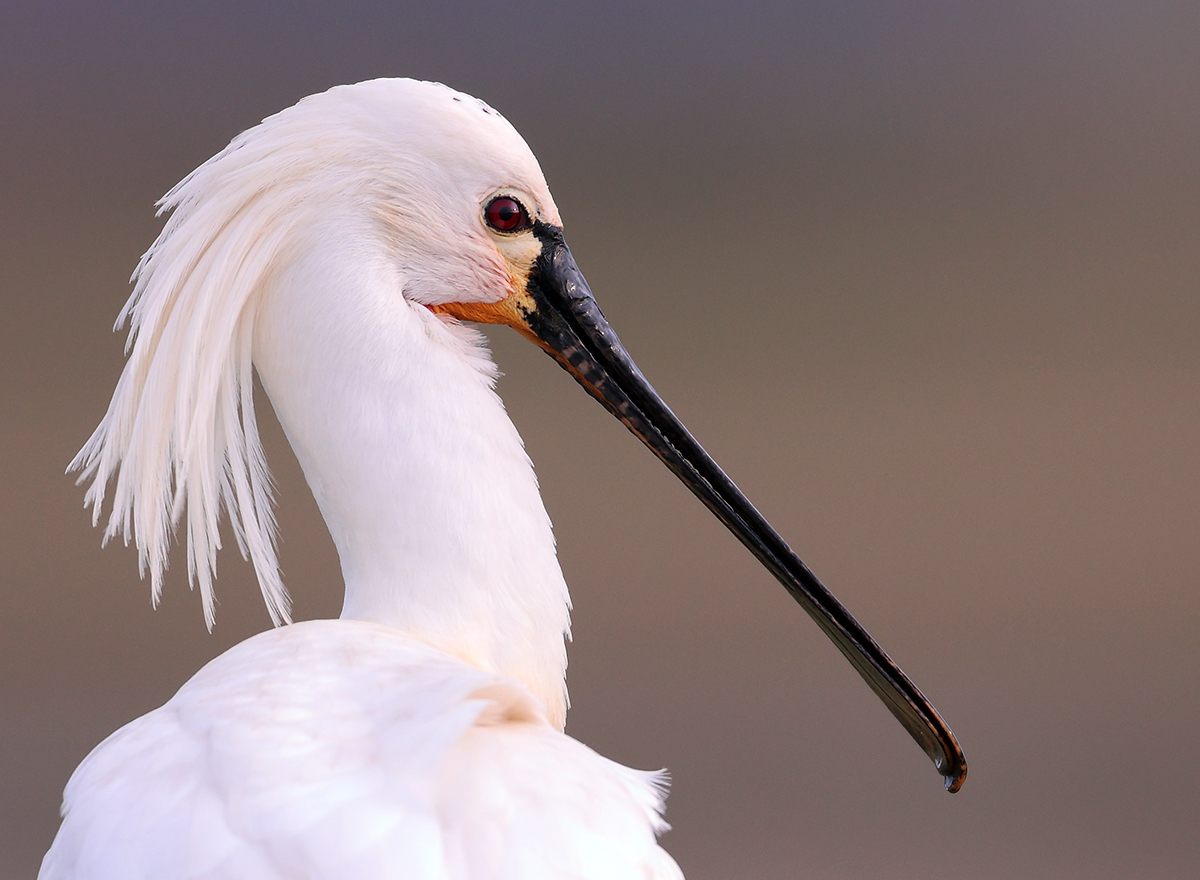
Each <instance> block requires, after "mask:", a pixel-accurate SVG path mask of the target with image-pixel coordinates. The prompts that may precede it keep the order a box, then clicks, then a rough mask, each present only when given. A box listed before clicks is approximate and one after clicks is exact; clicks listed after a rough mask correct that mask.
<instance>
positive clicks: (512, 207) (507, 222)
mask: <svg viewBox="0 0 1200 880" xmlns="http://www.w3.org/2000/svg"><path fill="white" fill-rule="evenodd" d="M523 215H524V211H522V210H521V205H520V203H518V202H517V200H516V199H496V200H495V201H493V202H492V203H491V204H490V205H488V209H487V219H488V223H490V224H491V225H492V227H493V228H495V229H499V230H500V231H501V232H511V231H512V230H514V229H516V228H517V227H519V226H522V225H524V222H525V220H524V216H523Z"/></svg>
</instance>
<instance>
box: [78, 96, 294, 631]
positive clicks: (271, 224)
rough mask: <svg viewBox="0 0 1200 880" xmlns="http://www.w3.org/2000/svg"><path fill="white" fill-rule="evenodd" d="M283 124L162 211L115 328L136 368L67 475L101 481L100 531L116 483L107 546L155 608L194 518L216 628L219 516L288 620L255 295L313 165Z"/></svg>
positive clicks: (193, 564)
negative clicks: (126, 554) (264, 426)
mask: <svg viewBox="0 0 1200 880" xmlns="http://www.w3.org/2000/svg"><path fill="white" fill-rule="evenodd" d="M296 109H297V108H293V111H292V112H295V110H296ZM286 115H287V113H286V111H285V114H279V115H277V116H275V117H271V118H270V119H268V120H266V121H264V123H263V124H262V125H260V126H258V127H257V128H255V129H251V130H250V131H249V132H246V133H244V134H242V135H241V136H239V137H238V138H237V139H235V140H234V141H233V142H232V143H231V144H230V145H229V146H228V147H227V148H226V149H225V150H223V151H222V152H221V153H219V154H217V155H216V156H214V157H213V158H212V159H210V160H209V161H208V162H206V163H204V164H203V165H201V166H200V167H199V168H197V169H196V170H195V171H193V172H192V173H191V174H189V175H188V176H187V177H186V178H185V179H184V180H183V181H181V182H180V183H179V184H178V185H176V186H175V187H174V188H173V189H172V190H171V191H170V192H169V193H167V194H166V195H165V196H164V197H163V198H162V199H161V200H160V202H159V203H158V207H159V213H160V214H162V213H165V212H168V211H169V212H171V216H170V218H169V219H168V221H167V223H166V226H165V227H164V229H163V231H162V233H161V234H160V235H159V236H158V238H157V240H155V242H154V244H153V245H151V247H150V249H149V250H148V251H147V252H146V253H145V255H144V256H143V257H142V259H141V261H140V262H139V263H138V266H137V269H136V270H135V272H134V274H133V278H132V280H133V281H134V282H135V287H134V291H133V294H132V295H131V296H130V298H129V301H128V302H127V303H126V304H125V307H124V308H123V309H122V310H121V313H120V315H119V317H118V318H117V323H116V329H120V328H121V327H122V326H123V325H124V324H125V323H126V322H128V323H129V338H128V342H127V344H126V353H127V354H128V356H129V360H128V362H127V363H126V365H125V369H124V372H123V373H122V374H121V378H120V380H119V382H118V383H117V388H116V391H115V393H114V394H113V399H112V402H111V403H110V405H109V408H108V412H107V413H106V415H105V416H104V419H103V420H102V421H101V422H100V425H99V426H98V427H97V428H96V431H95V432H94V433H93V434H92V436H91V438H90V439H89V440H88V442H87V443H86V444H85V445H84V447H83V449H82V450H81V451H80V452H79V454H78V455H77V456H76V457H75V459H74V461H72V462H71V465H70V469H71V470H81V471H82V475H81V477H80V482H84V481H86V480H91V481H92V483H91V486H90V487H89V489H88V492H87V496H86V500H85V505H90V506H91V507H92V509H93V517H92V518H93V524H98V522H99V520H100V516H101V510H102V507H103V503H104V499H105V493H106V489H107V486H108V484H109V481H110V480H112V478H113V477H114V476H115V477H116V484H115V486H114V488H113V494H112V511H111V513H110V515H109V518H108V523H107V526H106V528H105V533H104V540H105V542H107V541H108V540H109V539H110V538H112V537H113V536H115V535H120V536H121V537H122V538H123V539H124V541H125V543H126V544H127V545H128V544H129V542H130V540H131V539H132V540H134V541H135V542H136V544H137V548H138V563H139V569H140V571H141V574H142V576H143V577H145V575H146V572H147V571H148V572H149V574H150V581H151V590H152V595H153V599H154V602H155V604H157V602H158V600H159V598H160V596H161V593H162V578H163V572H164V571H165V570H166V568H167V564H168V553H169V549H170V545H171V542H172V539H173V537H174V534H175V531H176V529H177V528H178V527H179V525H180V523H181V522H183V520H184V517H185V516H186V534H187V559H188V582H189V584H191V585H192V586H195V585H196V584H199V587H200V595H201V597H202V600H203V605H204V618H205V622H206V623H207V625H208V627H209V628H210V629H211V628H212V625H213V615H214V600H213V589H212V584H213V577H214V574H215V569H216V555H217V551H218V550H219V549H220V546H221V540H220V533H219V522H220V517H221V512H222V509H225V510H227V511H228V512H229V515H230V519H231V520H232V524H233V530H234V534H235V536H236V538H237V542H238V546H239V548H240V549H241V551H242V555H243V557H245V558H248V559H249V560H250V561H251V562H252V563H253V565H254V569H255V572H256V574H257V576H258V581H259V585H260V586H261V588H262V593H263V598H264V600H265V601H266V604H267V610H268V611H269V613H270V615H271V619H272V620H273V621H274V622H275V624H276V625H279V624H281V623H285V622H288V621H289V604H290V603H289V598H288V595H287V591H286V589H285V588H284V586H283V582H282V580H281V578H280V573H279V566H278V561H277V557H276V552H275V521H274V514H273V511H272V491H271V481H270V474H269V472H268V469H267V466H266V462H265V460H264V457H263V451H262V445H261V443H260V440H259V435H258V428H257V425H256V422H255V416H254V400H253V384H254V379H253V368H252V363H251V355H252V351H251V343H252V339H253V327H254V316H255V306H256V293H257V292H258V290H259V289H260V288H261V287H262V285H263V284H264V282H265V281H266V280H267V278H268V277H269V275H270V273H271V271H272V267H273V265H274V263H275V261H276V258H277V257H278V255H279V253H280V250H281V248H282V247H283V246H284V244H285V243H286V240H287V236H288V233H289V230H290V229H291V227H292V224H293V223H294V221H295V217H296V215H297V213H298V210H297V207H298V204H299V202H300V200H301V198H302V194H303V192H304V187H303V186H300V185H297V184H299V183H300V181H301V180H302V179H303V178H304V177H305V176H306V174H305V172H306V171H310V170H311V169H312V166H313V164H314V162H313V157H312V155H311V152H310V153H309V154H308V155H304V154H305V152H306V151H305V150H304V148H303V147H300V146H299V145H297V144H296V143H295V142H294V141H292V139H290V138H288V137H287V136H286V135H287V129H288V126H287V125H286V119H283V120H281V117H283V116H286ZM281 122H282V123H283V124H281ZM272 134H282V135H283V136H282V137H272V136H271V135H272ZM281 169H286V172H287V174H286V177H285V179H283V180H280V179H279V177H278V175H279V172H280V170H281Z"/></svg>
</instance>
